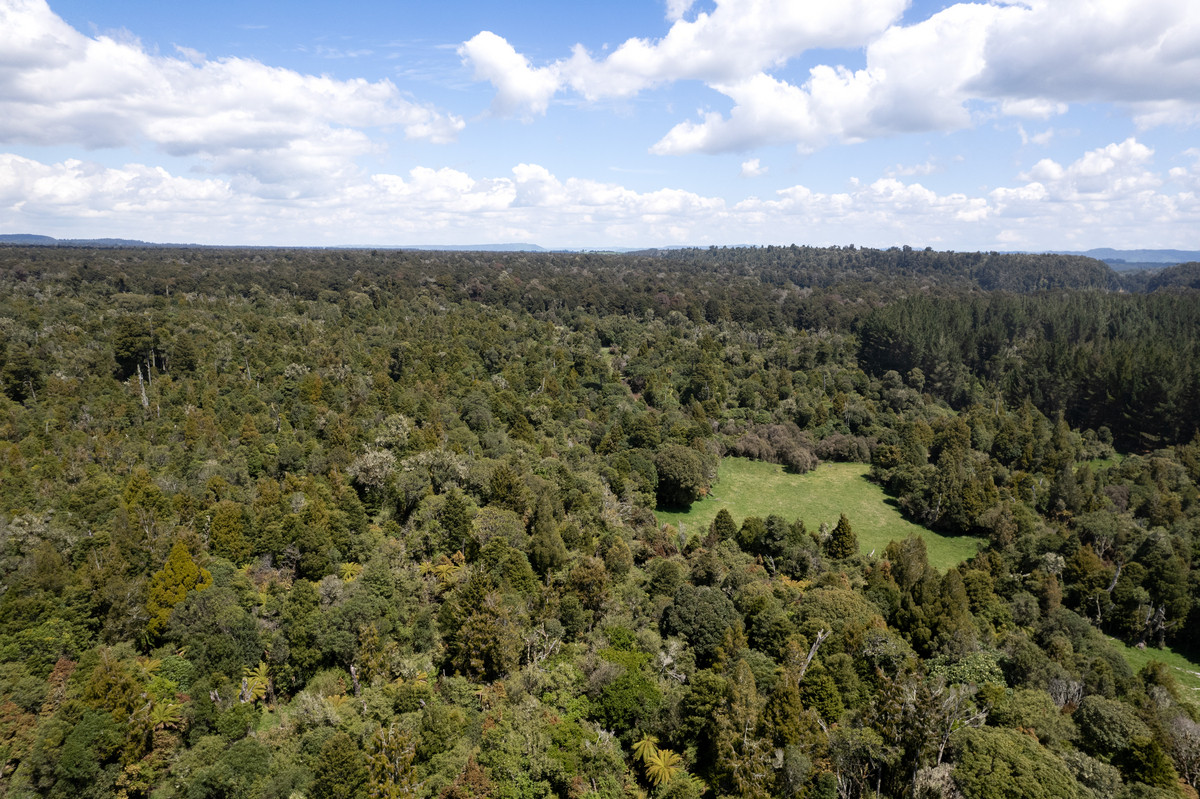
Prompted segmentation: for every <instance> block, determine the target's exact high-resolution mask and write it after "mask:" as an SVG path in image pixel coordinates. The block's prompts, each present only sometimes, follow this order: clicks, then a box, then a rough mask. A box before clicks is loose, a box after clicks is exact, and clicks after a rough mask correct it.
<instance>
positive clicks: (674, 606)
mask: <svg viewBox="0 0 1200 799" xmlns="http://www.w3.org/2000/svg"><path fill="white" fill-rule="evenodd" d="M738 620H739V614H738V612H737V609H736V608H735V607H734V606H733V603H732V602H731V601H729V597H727V596H725V594H723V593H722V592H721V591H719V590H717V589H716V588H710V587H708V586H699V587H697V586H693V585H689V584H687V583H685V584H683V585H681V586H680V587H679V590H677V591H676V592H675V597H674V599H673V601H672V602H671V605H670V606H669V607H668V608H667V610H666V612H665V613H664V614H663V627H664V628H665V630H666V632H667V633H668V634H674V635H682V636H683V637H684V638H685V639H686V640H687V642H688V643H689V644H691V645H692V648H693V649H695V650H696V658H697V660H698V661H699V662H701V663H704V664H708V663H710V662H711V661H712V658H713V657H714V656H715V655H716V652H717V649H718V648H719V647H720V646H721V642H722V641H723V640H724V639H725V631H726V630H727V629H729V627H730V626H732V625H734V624H736V623H738Z"/></svg>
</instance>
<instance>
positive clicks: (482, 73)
mask: <svg viewBox="0 0 1200 799" xmlns="http://www.w3.org/2000/svg"><path fill="white" fill-rule="evenodd" d="M458 55H459V57H460V58H461V59H462V60H463V63H464V64H469V65H471V66H472V67H473V68H474V70H475V79H476V80H486V81H489V82H490V83H491V84H492V85H493V86H495V87H496V98H495V100H494V101H493V103H492V110H493V111H494V112H495V113H497V114H512V113H515V112H518V111H520V112H525V113H534V114H543V113H545V112H546V106H548V105H549V104H550V98H551V97H553V96H554V93H555V92H556V91H558V86H559V75H558V72H559V70H558V67H557V65H555V66H551V67H540V68H537V69H535V68H533V67H532V66H530V64H529V59H527V58H526V57H525V56H523V55H521V54H520V53H518V52H517V51H516V49H515V48H514V47H513V46H512V45H511V44H509V43H508V42H507V41H505V40H504V39H503V37H500V36H497V35H496V34H494V33H492V32H491V31H483V32H482V33H479V34H477V35H476V36H474V37H473V38H471V39H469V40H468V41H465V42H463V44H462V46H461V47H459V48H458Z"/></svg>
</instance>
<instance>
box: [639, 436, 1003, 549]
mask: <svg viewBox="0 0 1200 799" xmlns="http://www.w3.org/2000/svg"><path fill="white" fill-rule="evenodd" d="M869 470H870V467H869V466H867V465H866V464H863V463H822V464H821V465H820V466H818V467H817V468H816V469H814V470H813V471H811V472H809V473H808V474H788V473H787V472H785V471H784V470H783V467H782V466H778V465H775V464H772V463H762V462H760V461H751V460H747V459H746V458H723V459H722V460H721V470H720V478H719V480H718V482H717V484H716V485H714V486H713V487H712V490H711V493H710V494H709V496H708V497H706V498H705V499H703V500H701V501H700V502H696V503H694V504H693V505H692V507H691V509H690V510H688V511H687V512H686V513H677V512H669V511H659V512H658V513H657V516H658V520H659V522H660V523H665V524H673V525H676V526H679V525H683V527H684V529H685V530H687V531H689V532H700V531H702V530H707V529H708V526H709V524H711V523H712V520H713V519H714V518H715V517H716V515H717V511H719V510H720V509H721V508H726V509H728V511H729V513H730V515H731V516H733V520H734V522H736V523H737V524H739V525H740V524H741V523H742V520H743V519H745V518H746V517H747V516H761V517H762V518H764V519H765V518H766V517H767V516H769V515H770V514H772V513H775V514H778V515H780V516H782V517H783V518H785V519H787V520H788V521H792V520H794V519H801V520H803V521H804V524H805V525H806V526H807V527H808V529H809V530H811V531H816V530H817V529H819V528H820V526H821V524H822V523H825V524H828V525H829V526H830V527H831V528H832V527H833V526H834V525H835V524H837V520H838V516H839V515H840V514H843V513H844V514H846V518H848V519H849V520H850V526H851V527H852V528H853V529H854V534H855V535H856V536H857V537H858V546H859V550H860V551H861V552H863V553H865V554H869V553H870V552H872V551H874V552H875V554H876V555H881V554H883V550H884V547H886V546H887V545H888V542H890V541H895V540H900V539H904V538H907V537H908V536H910V535H916V536H920V537H921V538H923V539H925V545H926V547H928V550H929V563H930V565H932V566H934V567H935V568H937V569H939V570H941V571H945V570H946V569H948V568H950V567H952V566H956V565H958V564H959V563H961V562H962V561H964V560H966V559H967V558H969V557H971V556H972V555H974V554H975V553H976V552H977V551H978V549H979V547H980V546H981V545H982V543H983V542H982V541H981V540H980V539H978V538H971V537H969V536H944V535H939V534H938V533H935V532H933V531H932V530H927V529H926V528H924V527H921V526H920V525H917V524H913V523H912V522H910V521H908V520H907V519H905V518H904V517H903V516H902V515H901V514H900V510H899V509H898V508H897V507H896V505H895V503H894V502H893V501H892V500H890V499H889V498H888V497H887V496H886V495H885V494H884V493H883V489H882V488H880V487H879V486H878V485H876V484H875V483H872V482H871V481H870V480H868V479H867V472H868V471H869Z"/></svg>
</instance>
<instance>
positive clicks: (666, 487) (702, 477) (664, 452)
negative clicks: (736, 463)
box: [654, 444, 708, 508]
mask: <svg viewBox="0 0 1200 799" xmlns="http://www.w3.org/2000/svg"><path fill="white" fill-rule="evenodd" d="M654 467H655V469H656V470H657V472H658V503H659V505H661V506H663V507H665V508H687V507H689V506H690V505H691V504H692V503H693V502H695V501H696V500H698V499H700V497H702V496H704V494H705V492H707V491H708V475H707V471H706V469H705V464H704V458H703V457H702V456H701V455H700V453H698V452H696V451H695V450H694V449H691V448H690V447H684V446H680V445H678V444H668V445H667V446H665V447H663V448H661V449H659V450H658V452H657V453H655V456H654Z"/></svg>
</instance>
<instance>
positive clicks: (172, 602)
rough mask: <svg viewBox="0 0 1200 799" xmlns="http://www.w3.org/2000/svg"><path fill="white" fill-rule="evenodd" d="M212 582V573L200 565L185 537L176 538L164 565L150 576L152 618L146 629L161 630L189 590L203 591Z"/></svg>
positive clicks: (152, 631)
mask: <svg viewBox="0 0 1200 799" xmlns="http://www.w3.org/2000/svg"><path fill="white" fill-rule="evenodd" d="M210 585H212V575H211V574H210V573H209V571H208V569H202V568H200V567H199V566H197V565H196V561H194V560H192V555H191V553H190V552H188V548H187V546H186V545H185V544H184V543H183V542H182V541H176V542H175V546H173V547H171V554H170V555H169V556H168V557H167V562H166V563H165V564H164V565H163V567H162V569H160V570H159V571H156V572H155V573H154V574H153V575H152V576H151V577H150V586H149V588H148V589H147V597H146V611H147V612H148V613H149V614H150V621H149V622H147V623H146V631H147V632H149V633H150V634H151V635H155V634H157V633H159V632H161V631H162V628H163V627H165V626H166V624H167V619H168V618H169V617H170V615H171V611H172V610H174V608H175V606H176V605H178V604H179V603H180V602H182V601H183V600H184V597H186V596H187V595H188V593H189V592H191V591H203V590H204V589H205V588H208V587H209V586H210Z"/></svg>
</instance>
